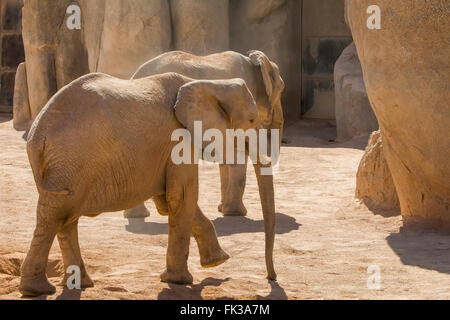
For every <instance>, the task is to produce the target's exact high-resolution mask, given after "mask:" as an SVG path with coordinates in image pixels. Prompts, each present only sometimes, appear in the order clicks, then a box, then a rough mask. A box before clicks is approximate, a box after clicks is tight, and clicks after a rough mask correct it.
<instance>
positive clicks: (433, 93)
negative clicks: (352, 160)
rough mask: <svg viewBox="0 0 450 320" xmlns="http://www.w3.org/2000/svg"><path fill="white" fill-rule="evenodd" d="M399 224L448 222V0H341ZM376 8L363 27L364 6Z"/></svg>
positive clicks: (445, 223)
mask: <svg viewBox="0 0 450 320" xmlns="http://www.w3.org/2000/svg"><path fill="white" fill-rule="evenodd" d="M346 5H347V12H346V14H347V18H348V21H349V24H350V27H351V29H352V33H353V38H354V41H355V44H356V47H357V51H358V56H359V58H360V61H361V65H362V69H363V74H364V81H365V84H366V88H367V93H368V96H369V100H370V102H371V105H372V107H373V109H374V112H375V114H376V116H377V119H378V121H379V124H380V129H381V135H382V139H383V151H384V155H385V157H386V160H387V163H388V165H389V168H390V171H391V173H392V178H393V180H394V184H395V186H396V189H397V194H398V197H399V200H400V206H401V211H402V215H403V217H404V221H405V222H406V223H407V224H409V223H410V224H413V223H417V222H419V223H426V224H430V225H437V226H441V227H442V226H445V227H447V228H448V227H450V134H449V132H450V107H449V101H450V90H449V83H450V59H449V52H450V2H449V1H446V0H436V1H407V0H398V1H390V0H377V1H372V0H347V3H346ZM370 5H378V6H379V8H380V18H381V25H380V27H381V29H369V28H368V26H367V20H368V18H369V16H370V14H368V13H367V8H368V7H369V6H370Z"/></svg>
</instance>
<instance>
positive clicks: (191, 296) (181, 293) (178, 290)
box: [158, 277, 288, 300]
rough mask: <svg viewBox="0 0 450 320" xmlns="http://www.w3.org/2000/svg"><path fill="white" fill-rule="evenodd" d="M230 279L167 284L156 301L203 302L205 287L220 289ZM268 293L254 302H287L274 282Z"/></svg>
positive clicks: (279, 287)
mask: <svg viewBox="0 0 450 320" xmlns="http://www.w3.org/2000/svg"><path fill="white" fill-rule="evenodd" d="M229 280H230V278H226V279H216V278H211V277H210V278H206V279H204V280H203V281H202V282H200V283H198V284H192V285H178V284H172V283H169V287H168V288H164V289H163V290H162V291H161V292H160V293H159V294H158V300H173V299H179V297H182V298H183V299H185V300H203V299H204V298H203V296H202V291H203V289H204V288H205V287H220V286H221V285H222V284H223V283H225V282H227V281H229ZM269 283H270V288H271V290H270V293H269V294H268V295H267V296H260V295H257V296H256V300H274V299H276V300H287V298H288V297H287V295H286V292H285V291H284V289H283V288H282V287H281V286H280V285H279V284H278V282H276V281H270V282H269ZM215 299H216V300H233V298H232V297H228V296H222V297H217V298H215Z"/></svg>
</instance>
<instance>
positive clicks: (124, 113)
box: [19, 73, 276, 296]
mask: <svg viewBox="0 0 450 320" xmlns="http://www.w3.org/2000/svg"><path fill="white" fill-rule="evenodd" d="M194 120H200V121H202V124H203V128H204V129H205V130H206V129H210V128H217V129H219V130H220V132H222V133H224V132H225V130H226V129H227V128H230V129H232V128H234V129H237V128H241V129H244V130H247V129H250V128H254V129H258V128H260V123H259V120H258V110H257V108H256V105H255V102H254V100H253V98H252V96H251V94H250V92H249V90H248V88H247V86H246V85H245V82H244V81H243V80H242V79H231V80H216V81H206V80H203V81H193V80H192V79H190V78H187V77H184V76H181V75H179V74H175V73H167V74H162V75H157V76H153V77H147V78H144V79H139V80H120V79H117V78H114V77H112V76H108V75H105V74H101V73H94V74H89V75H86V76H83V77H81V78H79V79H77V80H75V81H73V82H72V83H71V84H69V85H68V86H66V87H65V88H63V89H62V90H60V91H59V92H58V93H57V94H56V95H55V96H53V97H52V98H51V99H50V101H49V102H48V103H47V105H46V106H45V107H44V109H43V110H42V111H41V112H40V113H39V115H38V117H37V118H36V120H35V121H34V123H33V125H32V128H31V130H30V133H29V137H28V142H27V152H28V157H29V160H30V164H31V167H32V169H33V174H34V179H35V182H36V185H37V188H38V191H39V201H38V205H37V224H36V229H35V231H34V236H33V240H32V242H31V246H30V249H29V252H28V254H27V257H26V259H25V260H24V262H23V264H22V267H21V283H20V287H19V290H20V292H21V293H22V294H24V295H31V296H36V295H40V294H51V293H54V291H55V288H54V287H53V286H52V285H51V284H50V283H49V282H48V279H47V277H46V274H45V267H46V264H47V259H48V254H49V250H50V247H51V245H52V242H53V240H54V238H55V236H56V235H57V237H58V241H59V244H60V247H61V250H62V256H63V262H64V266H65V268H67V267H68V266H72V265H76V266H79V268H80V270H81V285H82V287H89V286H92V285H93V283H92V280H91V279H90V278H89V276H88V274H87V271H86V268H85V266H84V263H83V260H82V257H81V254H80V249H79V244H78V233H77V229H78V227H77V226H78V220H79V218H80V217H81V216H91V217H92V216H96V215H99V214H101V213H102V212H107V211H119V210H124V209H126V208H130V207H132V206H135V205H137V204H138V203H141V202H143V201H144V200H146V199H149V198H150V197H154V196H157V197H158V199H159V200H160V201H162V204H163V205H165V206H166V207H167V211H168V213H169V240H168V241H169V243H168V248H167V268H166V271H165V272H164V273H163V274H161V280H162V281H165V282H174V283H191V282H192V276H191V274H190V273H189V271H188V267H187V259H188V254H189V239H190V234H191V233H192V234H193V235H194V237H195V239H196V241H197V244H198V248H199V252H200V258H201V264H202V266H204V267H212V266H216V265H219V264H221V263H223V262H225V261H226V260H227V259H228V258H229V256H228V255H227V254H226V253H225V252H224V251H223V250H222V249H221V247H220V245H219V243H218V241H217V236H216V233H215V230H214V226H213V225H212V223H211V222H210V221H209V220H208V219H207V218H206V217H205V216H204V215H203V213H202V211H201V210H200V208H199V207H198V205H197V201H198V165H196V164H195V162H194V163H193V164H187V163H182V164H179V165H177V164H176V163H175V162H174V161H173V160H172V159H173V157H172V156H171V154H172V150H173V148H174V146H176V145H177V142H176V141H172V138H171V137H172V134H173V132H174V131H175V130H177V129H180V128H187V129H188V130H192V127H193V123H194ZM192 135H193V133H192ZM191 163H192V162H191ZM261 166H262V165H260V164H258V162H257V163H256V164H255V167H256V170H257V171H259V170H260V169H261V168H260V167H261ZM258 181H259V182H260V183H261V184H263V183H270V184H271V185H272V189H267V190H266V192H267V194H261V198H262V199H263V201H264V207H263V210H264V215H270V216H272V217H273V215H274V210H275V206H274V200H273V182H272V177H271V176H262V175H258ZM266 230H267V231H268V234H267V239H268V240H269V242H268V245H269V246H268V250H267V253H268V254H269V255H268V256H267V257H266V263H267V266H268V273H269V275H268V276H269V278H272V279H274V278H275V277H276V275H275V272H274V269H273V262H272V250H273V240H274V220H273V219H272V220H270V224H269V225H267V228H266Z"/></svg>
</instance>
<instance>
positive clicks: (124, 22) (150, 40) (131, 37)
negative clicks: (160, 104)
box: [23, 0, 301, 119]
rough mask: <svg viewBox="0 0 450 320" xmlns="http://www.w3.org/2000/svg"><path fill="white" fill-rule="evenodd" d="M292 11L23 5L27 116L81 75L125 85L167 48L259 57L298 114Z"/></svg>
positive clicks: (116, 1) (143, 0)
mask: <svg viewBox="0 0 450 320" xmlns="http://www.w3.org/2000/svg"><path fill="white" fill-rule="evenodd" d="M71 5H76V6H78V7H79V8H80V20H81V22H80V29H69V28H67V23H66V22H67V20H68V19H70V18H71V16H72V15H73V14H74V12H73V11H70V10H67V9H68V7H69V6H71ZM68 11H69V12H68ZM299 12H300V11H299V8H298V2H297V1H296V0H258V1H254V0H246V1H230V0H171V1H169V0H152V1H148V0H107V1H106V0H95V1H93V0H78V1H73V0H58V1H54V0H30V1H26V2H25V5H24V8H23V18H24V19H23V20H24V22H23V25H24V28H23V37H24V45H25V53H26V57H25V58H26V69H27V70H28V73H27V81H28V87H29V102H30V109H31V117H32V118H33V119H34V118H35V117H36V115H37V113H38V112H39V111H40V110H41V109H42V108H43V107H44V106H45V104H46V103H47V101H48V100H49V99H50V97H51V96H52V95H53V94H54V93H55V92H56V91H57V90H58V89H60V88H61V87H62V86H64V85H66V84H67V83H69V82H70V81H72V80H74V79H76V78H78V77H79V76H81V75H83V74H86V73H88V72H103V73H107V74H110V75H113V76H116V77H119V78H123V79H127V78H130V77H131V76H132V75H133V73H134V72H135V71H136V70H137V68H138V67H139V66H140V65H142V64H143V63H145V62H146V61H148V60H150V59H152V58H154V57H156V56H158V55H160V54H161V53H164V52H167V51H171V50H182V51H186V52H190V53H193V54H197V55H207V54H210V53H215V52H221V51H226V50H230V49H232V50H235V51H239V52H241V53H243V54H246V53H247V51H248V50H252V49H259V50H262V51H265V52H266V53H267V54H268V55H269V57H270V58H271V59H272V61H275V62H276V63H277V64H278V65H279V66H280V68H281V72H282V75H283V76H284V77H285V79H284V80H285V82H286V87H287V89H286V92H287V93H286V94H285V100H286V99H287V100H286V101H287V102H289V104H290V105H292V108H291V109H293V110H294V109H295V110H296V109H299V108H298V105H299V103H300V90H299V88H300V86H301V83H300V78H301V75H300V73H295V72H290V71H291V70H296V69H297V70H299V69H300V61H299V59H298V56H300V43H299V41H297V38H296V32H297V27H298V20H299V18H300V17H299ZM230 35H231V36H230ZM297 116H298V115H296V118H298V117H297Z"/></svg>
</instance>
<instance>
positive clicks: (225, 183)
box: [219, 164, 247, 216]
mask: <svg viewBox="0 0 450 320" xmlns="http://www.w3.org/2000/svg"><path fill="white" fill-rule="evenodd" d="M220 180H221V196H222V203H221V204H220V205H219V211H220V212H222V214H223V215H224V216H245V215H247V209H246V208H245V206H244V203H243V201H242V198H243V196H244V191H245V183H246V180H247V164H235V165H221V166H220Z"/></svg>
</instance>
